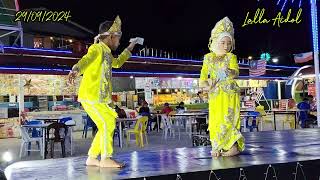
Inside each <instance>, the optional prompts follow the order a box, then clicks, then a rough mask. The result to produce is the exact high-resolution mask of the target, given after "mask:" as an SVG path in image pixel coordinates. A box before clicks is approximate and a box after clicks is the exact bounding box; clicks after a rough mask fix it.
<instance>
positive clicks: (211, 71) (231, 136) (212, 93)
mask: <svg viewBox="0 0 320 180" xmlns="http://www.w3.org/2000/svg"><path fill="white" fill-rule="evenodd" d="M209 49H210V51H211V52H210V53H208V54H206V55H205V57H204V61H203V66H202V69H201V75H200V87H204V88H206V89H207V90H208V93H209V127H208V130H209V132H210V141H211V144H212V155H213V156H220V155H223V156H232V155H236V154H238V153H239V151H243V150H244V138H243V136H242V135H241V133H240V131H239V129H240V94H239V90H240V88H239V86H238V85H237V83H236V81H235V80H234V78H235V77H237V76H238V75H239V66H238V63H237V58H236V56H235V55H234V54H232V53H231V51H232V50H233V49H234V29H233V25H232V22H231V21H230V20H229V18H227V17H225V18H223V19H222V20H220V21H219V22H218V23H217V24H216V25H215V27H214V28H213V29H212V31H211V38H210V40H209ZM208 75H210V77H208Z"/></svg>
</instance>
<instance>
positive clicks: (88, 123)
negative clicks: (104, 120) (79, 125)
mask: <svg viewBox="0 0 320 180" xmlns="http://www.w3.org/2000/svg"><path fill="white" fill-rule="evenodd" d="M82 118H83V119H84V127H83V131H82V138H83V137H85V138H87V132H88V129H89V128H92V135H94V134H95V132H94V128H95V127H96V125H95V123H94V122H93V121H92V119H91V118H90V116H82Z"/></svg>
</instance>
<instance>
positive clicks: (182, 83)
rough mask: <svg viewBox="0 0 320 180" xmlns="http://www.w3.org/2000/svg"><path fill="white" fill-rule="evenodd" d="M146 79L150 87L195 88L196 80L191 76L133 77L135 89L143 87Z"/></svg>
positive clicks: (196, 86) (196, 85)
mask: <svg viewBox="0 0 320 180" xmlns="http://www.w3.org/2000/svg"><path fill="white" fill-rule="evenodd" d="M146 79H148V81H149V82H150V87H151V89H195V88H198V80H197V79H193V78H183V79H178V78H154V77H153V78H135V84H136V89H145V86H146V82H147V81H146Z"/></svg>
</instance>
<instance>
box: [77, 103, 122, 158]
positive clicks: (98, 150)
mask: <svg viewBox="0 0 320 180" xmlns="http://www.w3.org/2000/svg"><path fill="white" fill-rule="evenodd" d="M81 104H82V106H83V108H84V110H85V111H86V112H87V113H88V115H89V116H90V117H91V119H92V120H93V122H94V123H95V124H96V126H97V128H98V132H97V134H96V135H95V137H94V139H93V141H92V144H91V147H90V149H89V152H88V155H89V156H90V157H92V158H97V157H98V156H99V155H101V159H105V158H109V157H112V154H113V133H114V130H115V127H116V118H117V117H118V115H117V113H116V112H115V110H113V109H112V108H111V107H109V106H108V105H107V104H105V103H89V102H81Z"/></svg>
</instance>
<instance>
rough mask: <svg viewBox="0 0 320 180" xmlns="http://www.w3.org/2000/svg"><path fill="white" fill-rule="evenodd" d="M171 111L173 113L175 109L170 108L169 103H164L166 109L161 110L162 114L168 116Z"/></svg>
mask: <svg viewBox="0 0 320 180" xmlns="http://www.w3.org/2000/svg"><path fill="white" fill-rule="evenodd" d="M171 111H173V109H172V108H171V107H170V105H169V103H164V107H163V109H162V110H161V114H166V115H167V116H168V115H169V113H170V112H171Z"/></svg>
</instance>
